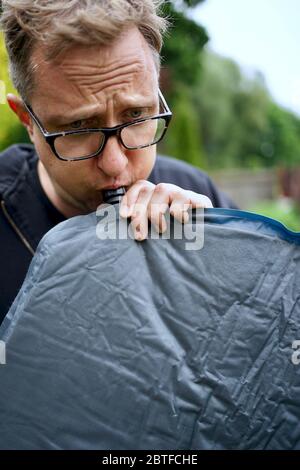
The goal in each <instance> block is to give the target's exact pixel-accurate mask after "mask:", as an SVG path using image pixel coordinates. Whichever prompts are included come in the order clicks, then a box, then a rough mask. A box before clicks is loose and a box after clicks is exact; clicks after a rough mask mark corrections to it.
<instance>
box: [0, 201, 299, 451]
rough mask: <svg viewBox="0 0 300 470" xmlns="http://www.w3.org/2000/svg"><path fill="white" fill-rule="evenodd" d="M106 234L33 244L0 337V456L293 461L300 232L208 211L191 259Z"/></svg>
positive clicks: (99, 227)
mask: <svg viewBox="0 0 300 470" xmlns="http://www.w3.org/2000/svg"><path fill="white" fill-rule="evenodd" d="M117 217H118V216H117V215H116V218H117ZM108 220H110V222H109V223H108ZM111 222H112V219H107V220H105V218H103V217H102V218H101V217H100V218H99V217H97V215H96V213H93V214H90V215H88V216H82V217H75V218H72V219H69V220H68V221H66V222H63V223H61V224H60V225H58V226H57V227H55V228H54V229H53V230H51V231H50V232H48V234H46V236H45V237H44V238H43V240H42V241H41V243H40V245H39V247H38V250H37V253H36V255H35V257H34V259H33V261H32V263H31V266H30V269H29V272H28V274H27V277H26V279H25V281H24V284H23V287H22V289H21V291H20V292H19V295H18V296H17V298H16V300H15V302H14V304H13V306H12V308H11V310H10V311H9V313H8V315H7V316H6V318H5V320H4V323H3V324H2V327H1V328H0V340H1V341H2V345H3V344H5V346H6V364H5V365H4V364H2V365H0V384H1V386H0V422H1V425H0V448H1V449H111V450H113V449H157V450H162V449H184V450H186V449H300V365H298V364H299V362H300V354H298V353H297V344H298V343H295V342H296V341H299V340H300V302H299V299H300V234H296V233H293V232H290V231H288V230H287V229H286V228H284V227H283V226H282V225H281V224H279V223H278V222H276V221H274V220H271V219H267V218H265V217H262V216H258V215H254V214H250V213H246V212H240V211H235V210H226V209H208V210H206V211H205V223H204V244H203V247H202V249H197V250H195V249H186V244H185V240H183V239H181V240H180V239H175V238H174V237H171V239H165V238H160V239H159V240H152V239H149V240H146V241H145V242H142V243H140V242H136V241H134V240H132V239H131V238H130V237H128V238H127V239H118V240H113V239H111V238H113V237H110V235H111V234H110V231H111V230H113V228H112V225H111ZM122 223H123V222H122ZM124 223H125V222H124ZM201 223H202V225H203V222H201V221H200V222H197V224H201ZM190 224H191V225H192V223H190ZM171 225H172V224H171ZM105 234H106V235H105ZM16 269H17V267H16ZM299 344H300V343H299Z"/></svg>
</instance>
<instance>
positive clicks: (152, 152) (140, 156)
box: [132, 145, 156, 180]
mask: <svg viewBox="0 0 300 470" xmlns="http://www.w3.org/2000/svg"><path fill="white" fill-rule="evenodd" d="M155 160H156V146H155V145H153V146H152V147H148V148H146V149H143V150H139V151H137V153H136V154H135V155H134V159H133V160H132V167H133V173H134V176H135V179H136V180H146V179H147V178H148V177H149V175H150V173H151V171H152V169H153V167H154V164H155Z"/></svg>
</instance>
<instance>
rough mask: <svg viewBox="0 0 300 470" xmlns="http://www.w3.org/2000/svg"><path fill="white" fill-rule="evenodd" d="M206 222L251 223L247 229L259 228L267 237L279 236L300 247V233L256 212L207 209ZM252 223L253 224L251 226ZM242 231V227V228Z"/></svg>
mask: <svg viewBox="0 0 300 470" xmlns="http://www.w3.org/2000/svg"><path fill="white" fill-rule="evenodd" d="M204 215H205V221H206V222H212V223H216V224H227V223H230V222H233V221H236V222H245V223H247V222H249V223H250V226H249V224H247V228H248V229H250V230H251V225H252V230H253V229H254V231H256V230H257V229H258V227H259V231H261V232H262V233H265V234H266V235H273V236H278V237H279V238H281V239H283V240H285V241H288V242H290V243H295V244H297V245H300V232H293V231H292V230H289V229H288V228H287V227H285V225H283V224H282V223H281V222H279V221H278V220H275V219H271V218H270V217H266V216H264V215H260V214H255V213H254V212H247V211H241V210H237V209H221V208H213V209H205V211H204ZM251 222H252V224H251ZM240 228H241V229H242V225H241V226H240Z"/></svg>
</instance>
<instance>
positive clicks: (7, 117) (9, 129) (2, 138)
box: [0, 33, 29, 151]
mask: <svg viewBox="0 0 300 470" xmlns="http://www.w3.org/2000/svg"><path fill="white" fill-rule="evenodd" d="M0 81H1V82H2V84H4V86H3V85H2V87H3V89H4V91H5V92H6V93H16V90H15V89H14V88H13V86H12V84H11V81H10V79H9V74H8V58H7V53H6V49H5V45H4V39H3V34H2V33H0ZM16 142H29V138H28V134H27V131H26V130H25V128H24V127H23V126H22V125H21V124H20V122H19V120H18V118H17V117H16V116H15V114H14V113H13V112H12V111H11V110H10V108H9V106H8V105H7V104H0V151H1V150H3V149H5V148H6V147H8V146H9V145H12V144H14V143H16Z"/></svg>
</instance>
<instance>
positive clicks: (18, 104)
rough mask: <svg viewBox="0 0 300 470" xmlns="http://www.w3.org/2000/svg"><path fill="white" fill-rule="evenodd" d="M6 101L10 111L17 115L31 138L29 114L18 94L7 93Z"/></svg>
mask: <svg viewBox="0 0 300 470" xmlns="http://www.w3.org/2000/svg"><path fill="white" fill-rule="evenodd" d="M7 102H8V104H9V107H10V108H11V109H12V111H13V112H14V113H15V114H16V115H17V116H18V118H19V119H20V121H21V123H22V124H23V126H25V127H26V129H27V132H28V134H29V137H30V138H31V140H32V139H33V123H32V119H31V117H30V115H29V114H28V112H27V110H26V108H25V106H24V104H23V101H22V100H21V98H19V97H18V96H15V95H13V94H11V93H9V94H8V95H7Z"/></svg>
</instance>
